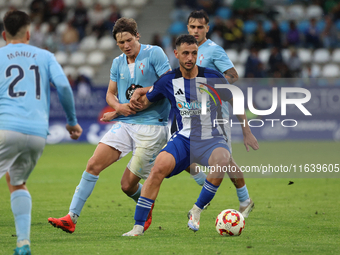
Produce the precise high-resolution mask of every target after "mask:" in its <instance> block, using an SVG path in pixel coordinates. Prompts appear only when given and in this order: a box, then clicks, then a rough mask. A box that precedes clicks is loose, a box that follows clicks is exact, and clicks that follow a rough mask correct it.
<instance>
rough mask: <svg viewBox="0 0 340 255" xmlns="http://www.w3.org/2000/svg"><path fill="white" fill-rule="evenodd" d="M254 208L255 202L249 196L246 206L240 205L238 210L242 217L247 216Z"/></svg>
mask: <svg viewBox="0 0 340 255" xmlns="http://www.w3.org/2000/svg"><path fill="white" fill-rule="evenodd" d="M254 208H255V204H254V202H253V200H251V198H250V202H249V204H248V205H247V206H240V209H239V210H238V211H239V212H240V213H242V215H243V217H244V218H248V216H249V213H251V211H252V210H253V209H254Z"/></svg>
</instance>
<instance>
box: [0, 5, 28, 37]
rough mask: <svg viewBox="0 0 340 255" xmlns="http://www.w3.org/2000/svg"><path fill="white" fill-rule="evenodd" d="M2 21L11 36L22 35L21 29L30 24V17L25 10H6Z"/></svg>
mask: <svg viewBox="0 0 340 255" xmlns="http://www.w3.org/2000/svg"><path fill="white" fill-rule="evenodd" d="M3 23H4V28H5V31H6V32H7V33H8V34H9V35H10V36H11V37H22V36H23V34H20V32H21V30H22V28H26V27H27V26H29V25H30V24H31V19H30V17H29V16H28V15H27V14H26V13H25V12H22V11H8V12H6V14H5V16H4V20H3Z"/></svg>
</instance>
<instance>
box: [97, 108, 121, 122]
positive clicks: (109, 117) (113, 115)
mask: <svg viewBox="0 0 340 255" xmlns="http://www.w3.org/2000/svg"><path fill="white" fill-rule="evenodd" d="M118 116H119V115H118V114H117V111H112V112H106V113H104V114H103V117H102V118H101V119H100V121H103V122H110V121H111V120H113V119H114V118H116V117H118Z"/></svg>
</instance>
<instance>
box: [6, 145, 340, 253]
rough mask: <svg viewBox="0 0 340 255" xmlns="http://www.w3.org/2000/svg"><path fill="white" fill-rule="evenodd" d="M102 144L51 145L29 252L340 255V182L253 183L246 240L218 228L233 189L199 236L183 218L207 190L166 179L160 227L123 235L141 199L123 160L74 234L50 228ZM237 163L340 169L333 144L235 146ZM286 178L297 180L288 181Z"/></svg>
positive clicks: (10, 226)
mask: <svg viewBox="0 0 340 255" xmlns="http://www.w3.org/2000/svg"><path fill="white" fill-rule="evenodd" d="M94 148H95V146H93V145H89V144H63V145H48V146H46V148H45V151H44V153H43V156H42V157H41V159H40V161H39V163H38V165H37V167H36V169H35V170H34V172H33V173H32V175H31V177H30V179H29V181H28V184H27V186H28V188H29V190H30V193H31V195H32V200H33V210H32V227H31V242H32V245H31V249H32V254H82V255H85V254H298V253H301V254H339V249H340V241H339V240H340V217H339V208H340V199H339V198H340V195H339V194H340V179H336V178H328V179H319V178H308V179H307V178H293V177H289V178H280V179H279V178H248V179H246V182H247V187H248V190H249V192H250V196H251V197H252V199H253V200H254V202H255V209H254V211H253V212H252V213H251V214H250V217H249V218H248V219H246V226H245V229H244V232H243V233H242V235H241V236H239V237H221V236H219V235H218V234H217V232H216V230H215V227H214V222H215V218H216V216H217V215H218V213H219V212H220V211H222V210H223V209H227V208H235V209H238V200H237V197H236V191H235V188H234V187H233V186H232V184H231V182H230V181H229V180H227V179H226V180H224V182H223V183H222V185H221V187H220V189H219V190H218V192H217V194H216V196H215V198H214V200H213V202H212V204H211V206H210V207H209V208H208V210H206V211H204V212H203V213H202V216H201V227H200V230H199V231H198V232H196V233H193V232H191V231H189V230H188V229H187V227H186V224H187V218H186V214H187V212H188V210H189V209H190V208H191V207H192V205H193V204H194V202H196V199H197V197H198V195H199V192H200V190H201V187H199V186H198V185H197V184H196V183H195V181H194V180H193V179H191V178H189V175H188V174H186V173H182V174H180V175H178V176H176V177H174V178H171V179H169V180H165V181H164V182H163V184H162V187H161V191H160V194H159V196H158V198H157V200H156V205H155V210H154V213H153V223H152V225H151V227H150V228H149V230H148V231H147V232H146V233H145V235H144V236H140V237H122V236H121V235H122V233H124V232H126V231H129V230H130V229H131V228H132V226H133V223H134V221H133V216H134V209H135V203H134V202H133V200H131V199H130V198H128V197H127V196H126V195H125V194H123V192H122V191H121V190H120V177H121V175H122V172H123V170H124V169H125V166H126V164H127V162H128V160H129V158H128V157H127V158H125V159H123V160H121V161H119V162H118V163H116V164H114V165H113V166H111V167H109V168H108V169H107V170H105V171H104V172H103V173H102V174H101V175H100V178H99V180H98V182H97V185H96V188H95V189H94V192H93V193H92V195H91V196H90V198H89V199H88V201H87V202H86V204H85V207H84V209H83V211H82V214H81V217H80V218H79V219H78V224H77V228H76V231H75V232H74V233H73V234H71V235H70V234H68V233H65V232H63V231H61V230H60V229H56V228H53V227H52V226H50V225H49V224H48V222H47V218H48V217H51V216H52V217H62V216H64V215H66V214H67V212H68V207H69V204H70V201H71V198H72V195H73V192H74V189H75V187H76V186H77V185H78V183H79V180H80V177H81V174H82V172H83V171H84V169H85V166H86V162H87V160H88V159H89V158H90V156H91V155H92V153H93V151H94ZM233 151H234V155H235V159H236V162H238V164H239V165H260V164H268V163H270V164H274V165H280V164H288V163H289V164H291V163H292V164H306V163H308V164H311V163H315V164H316V163H322V164H323V163H326V164H336V163H340V159H339V152H340V144H339V143H333V142H261V143H260V150H259V151H256V152H254V151H251V152H249V153H246V151H245V150H244V148H243V145H242V144H234V146H233ZM289 181H293V182H294V184H292V185H288V183H289ZM0 194H1V196H0V254H13V252H12V250H13V248H15V244H16V237H15V236H14V235H15V227H14V221H13V215H12V213H11V209H10V201H9V192H8V190H7V185H6V182H5V178H2V179H1V180H0Z"/></svg>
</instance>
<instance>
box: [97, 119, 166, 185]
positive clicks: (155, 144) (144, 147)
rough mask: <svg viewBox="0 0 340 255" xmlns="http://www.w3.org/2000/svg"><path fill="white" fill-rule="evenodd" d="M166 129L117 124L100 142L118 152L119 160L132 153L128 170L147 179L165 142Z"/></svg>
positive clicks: (154, 126)
mask: <svg viewBox="0 0 340 255" xmlns="http://www.w3.org/2000/svg"><path fill="white" fill-rule="evenodd" d="M167 133H168V132H167V127H166V126H156V125H139V124H128V123H123V122H117V123H116V124H114V125H113V126H112V128H111V129H110V130H109V131H108V132H107V133H106V134H105V135H104V137H103V138H102V139H101V140H100V143H104V144H106V145H108V146H110V147H113V148H115V149H116V150H118V151H120V152H121V154H120V157H119V159H121V158H123V157H125V156H126V155H127V154H128V153H129V152H130V151H132V158H131V160H130V162H129V164H128V165H127V167H128V169H129V170H130V171H131V172H132V173H134V174H135V175H136V176H138V177H139V178H141V179H144V180H145V179H146V178H148V176H149V174H150V171H151V168H152V167H153V164H154V162H155V159H156V157H157V155H158V153H159V151H160V150H161V149H162V148H163V147H164V145H165V144H166V142H167Z"/></svg>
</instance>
